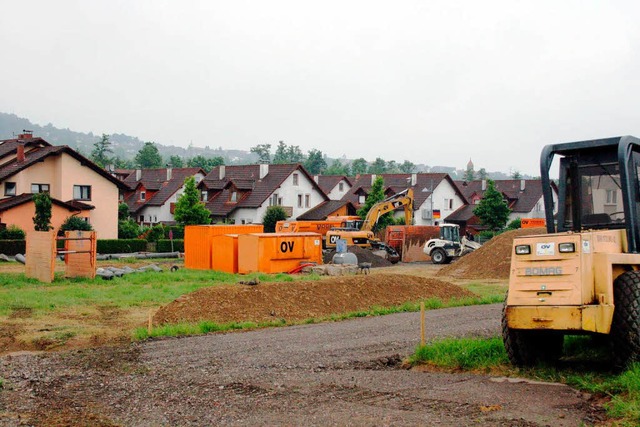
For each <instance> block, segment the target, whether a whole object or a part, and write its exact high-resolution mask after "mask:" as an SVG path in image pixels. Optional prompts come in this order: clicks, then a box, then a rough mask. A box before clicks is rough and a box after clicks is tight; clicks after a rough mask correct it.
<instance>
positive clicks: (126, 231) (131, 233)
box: [118, 219, 140, 239]
mask: <svg viewBox="0 0 640 427" xmlns="http://www.w3.org/2000/svg"><path fill="white" fill-rule="evenodd" d="M139 235H140V226H139V225H138V223H137V222H135V221H134V220H132V219H126V220H124V221H118V239H135V238H137V237H138V236H139Z"/></svg>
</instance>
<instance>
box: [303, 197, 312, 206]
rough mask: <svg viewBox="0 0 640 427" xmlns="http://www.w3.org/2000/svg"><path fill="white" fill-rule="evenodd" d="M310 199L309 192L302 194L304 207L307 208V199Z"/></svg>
mask: <svg viewBox="0 0 640 427" xmlns="http://www.w3.org/2000/svg"><path fill="white" fill-rule="evenodd" d="M310 199H311V196H310V195H309V194H305V195H304V207H305V208H308V207H309V201H310Z"/></svg>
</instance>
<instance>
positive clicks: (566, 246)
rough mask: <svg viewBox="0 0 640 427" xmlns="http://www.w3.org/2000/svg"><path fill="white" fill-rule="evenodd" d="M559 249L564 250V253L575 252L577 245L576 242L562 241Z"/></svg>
mask: <svg viewBox="0 0 640 427" xmlns="http://www.w3.org/2000/svg"><path fill="white" fill-rule="evenodd" d="M558 251H560V252H562V253H563V254H566V253H570V252H575V251H576V245H575V243H560V244H559V245H558Z"/></svg>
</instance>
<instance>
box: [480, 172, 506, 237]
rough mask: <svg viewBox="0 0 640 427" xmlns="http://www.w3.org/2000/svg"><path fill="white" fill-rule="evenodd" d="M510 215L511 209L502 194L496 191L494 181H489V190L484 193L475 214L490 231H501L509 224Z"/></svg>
mask: <svg viewBox="0 0 640 427" xmlns="http://www.w3.org/2000/svg"><path fill="white" fill-rule="evenodd" d="M510 213H511V209H509V207H508V206H507V203H506V201H505V200H504V197H502V193H500V192H499V191H498V190H496V187H495V183H494V182H493V180H488V181H487V190H486V191H485V192H484V195H483V196H482V199H481V200H480V203H478V206H477V207H476V208H475V209H474V210H473V214H474V215H475V216H477V217H478V218H479V219H480V223H481V224H482V225H484V226H486V227H487V228H489V230H500V229H502V228H504V226H505V224H506V223H507V220H508V219H509V214H510Z"/></svg>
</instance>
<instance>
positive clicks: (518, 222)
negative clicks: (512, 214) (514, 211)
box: [507, 218, 522, 230]
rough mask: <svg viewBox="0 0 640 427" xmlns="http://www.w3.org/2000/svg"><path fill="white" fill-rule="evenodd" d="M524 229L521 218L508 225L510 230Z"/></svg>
mask: <svg viewBox="0 0 640 427" xmlns="http://www.w3.org/2000/svg"><path fill="white" fill-rule="evenodd" d="M521 227H522V220H521V219H520V218H516V219H514V220H513V221H511V222H510V223H509V224H508V225H507V228H508V229H509V230H515V229H517V228H521Z"/></svg>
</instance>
